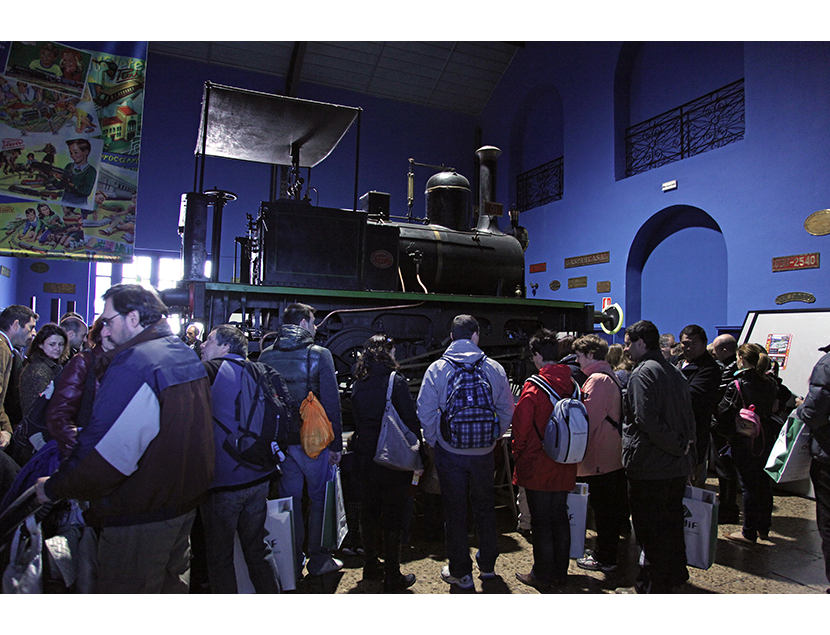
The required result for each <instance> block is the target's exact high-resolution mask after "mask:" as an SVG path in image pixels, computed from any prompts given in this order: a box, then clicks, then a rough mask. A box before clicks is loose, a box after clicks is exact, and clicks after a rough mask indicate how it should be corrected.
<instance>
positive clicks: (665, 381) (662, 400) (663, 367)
mask: <svg viewBox="0 0 830 635" xmlns="http://www.w3.org/2000/svg"><path fill="white" fill-rule="evenodd" d="M625 350H626V351H627V352H628V354H629V356H630V357H631V359H632V360H633V361H634V363H635V364H637V365H636V366H635V367H634V370H633V371H632V372H631V378H630V379H629V382H628V392H627V394H626V400H625V402H626V403H625V409H626V420H625V424H624V426H623V442H622V447H623V465H624V466H625V472H626V476H627V477H628V494H629V503H630V506H631V520H632V522H633V525H634V532H635V534H636V535H637V542H638V543H639V544H640V547H641V548H642V550H643V553H644V555H645V560H646V564H644V565H643V566H642V568H641V570H640V574H639V576H638V577H637V580H636V582H635V589H636V590H637V591H638V592H640V593H669V592H671V591H672V590H674V589H675V588H676V587H678V586H680V585H681V584H683V583H684V582H685V581H686V580H688V579H689V572H688V571H687V570H686V543H685V540H684V536H683V495H684V493H685V489H686V480H687V478H688V477H689V475H690V474H691V473H692V470H693V469H694V464H695V456H694V447H693V446H694V439H695V421H694V415H693V414H692V400H691V396H690V394H689V386H688V384H687V382H686V379H685V378H684V377H683V375H682V373H680V371H679V370H677V369H676V368H675V367H674V366H672V365H671V364H670V363H669V362H668V360H666V358H665V357H663V355H662V353H661V352H660V333H659V331H658V330H657V327H656V326H654V324H652V323H651V322H649V321H647V320H641V321H639V322H635V323H634V324H632V325H631V326H629V327H628V328H627V329H626V331H625Z"/></svg>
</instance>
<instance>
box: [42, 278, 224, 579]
mask: <svg viewBox="0 0 830 635" xmlns="http://www.w3.org/2000/svg"><path fill="white" fill-rule="evenodd" d="M103 298H104V311H103V313H102V314H101V316H100V318H99V319H100V320H101V324H102V325H103V328H102V329H101V336H102V338H103V339H104V340H105V341H106V342H108V343H110V344H112V345H113V349H112V350H110V351H108V352H106V353H105V356H106V358H107V360H108V361H109V364H108V365H107V367H106V371H105V372H104V374H103V377H102V378H101V384H100V387H99V388H98V390H97V391H96V393H95V400H94V402H93V407H92V417H91V419H90V421H89V423H88V424H87V425H85V426H84V427H83V429H82V430H81V432H80V433H79V434H78V443H77V445H76V446H75V447H74V449H73V450H72V453H71V454H70V455H69V457H68V458H67V459H65V460H64V461H63V462H62V463H61V465H60V467H59V468H58V470H57V471H56V472H55V473H54V474H52V476H51V477H45V478H42V479H39V480H38V482H37V485H36V491H37V495H38V500H39V501H40V502H41V503H46V502H48V501H55V500H59V499H61V498H65V499H72V498H74V499H80V500H85V501H89V509H88V511H87V512H86V515H87V520H88V522H89V524H90V525H92V526H93V527H96V528H98V529H99V534H98V535H99V541H98V553H97V559H98V579H97V581H96V590H97V591H98V592H101V593H187V592H188V590H189V583H190V530H191V527H192V525H193V520H194V518H195V516H196V507H197V506H198V505H199V503H200V502H201V501H202V499H203V497H204V495H205V493H206V492H207V490H208V487H209V486H210V483H211V479H212V478H213V464H214V448H213V421H212V415H211V399H210V382H209V381H208V377H207V373H206V372H205V368H204V366H202V363H201V362H200V361H199V360H198V359H197V358H196V356H195V355H193V353H192V352H191V351H190V350H189V349H188V348H187V346H186V345H185V344H184V343H183V342H182V341H181V340H179V338H178V337H176V336H175V335H173V333H172V331H171V330H170V326H169V325H168V323H167V320H166V319H165V316H166V314H167V307H166V306H165V305H164V303H163V302H162V301H161V299H160V298H159V296H158V294H157V293H156V292H155V291H153V290H152V289H145V288H144V287H142V286H141V285H137V284H119V285H115V286H114V287H111V288H110V289H109V290H108V291H107V292H106V293H105V294H104V296H103Z"/></svg>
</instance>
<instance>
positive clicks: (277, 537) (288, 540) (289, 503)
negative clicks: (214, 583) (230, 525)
mask: <svg viewBox="0 0 830 635" xmlns="http://www.w3.org/2000/svg"><path fill="white" fill-rule="evenodd" d="M293 507H294V506H293V499H292V498H291V497H290V496H289V497H288V498H278V499H275V500H269V501H268V516H267V517H266V518H265V529H266V530H267V531H268V533H267V535H266V536H265V540H266V542H267V543H268V546H269V547H271V557H272V558H274V561H275V562H276V564H277V572H278V573H279V576H280V587H281V588H282V590H283V591H293V590H294V589H296V588H297V581H296V575H295V573H294V563H295V562H296V560H295V558H294V518H293V516H294V509H293ZM233 566H234V569H236V587H237V590H238V592H239V593H255V591H254V585H253V584H252V583H251V578H250V576H249V575H248V565H246V564H245V556H244V555H243V553H242V546H241V545H240V543H239V536H238V535H237V534H234V536H233Z"/></svg>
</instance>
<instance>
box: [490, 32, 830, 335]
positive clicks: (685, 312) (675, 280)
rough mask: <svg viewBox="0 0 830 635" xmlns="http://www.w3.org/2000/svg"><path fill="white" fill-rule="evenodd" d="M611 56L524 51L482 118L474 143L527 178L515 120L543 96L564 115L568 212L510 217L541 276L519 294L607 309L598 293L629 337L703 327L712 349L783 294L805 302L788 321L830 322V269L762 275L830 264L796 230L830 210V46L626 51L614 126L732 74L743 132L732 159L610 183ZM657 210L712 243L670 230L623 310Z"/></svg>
mask: <svg viewBox="0 0 830 635" xmlns="http://www.w3.org/2000/svg"><path fill="white" fill-rule="evenodd" d="M737 47H739V48H737ZM740 49H742V50H740ZM621 51H626V48H625V46H624V45H623V44H622V43H611V42H603V43H587V42H579V43H533V44H528V45H527V47H526V48H525V49H524V50H523V51H520V52H519V54H518V55H517V56H516V58H515V59H514V62H513V63H512V64H511V67H510V68H509V70H508V72H507V74H506V75H505V77H504V78H503V79H502V82H501V83H500V84H499V86H498V89H497V91H496V93H495V94H494V96H493V97H492V99H491V100H490V103H489V104H488V106H487V108H486V110H485V112H484V114H483V117H482V130H483V134H482V138H483V139H485V140H486V142H487V143H490V144H493V145H497V146H499V147H501V148H502V150H504V154H503V156H502V159H501V160H502V162H503V163H506V164H508V165H509V166H513V165H514V164H520V165H523V169H529V168H530V167H533V166H526V165H524V159H523V157H521V156H515V155H514V154H513V149H514V147H515V146H517V144H516V143H515V142H514V140H515V139H517V138H521V137H522V136H523V134H524V132H523V131H521V130H517V128H520V127H521V126H522V125H523V122H524V114H523V112H522V111H521V108H520V106H521V104H522V103H523V100H524V99H525V98H526V97H527V96H528V95H532V94H533V93H534V91H536V90H537V89H538V87H539V86H550V85H552V86H554V87H555V88H556V91H557V93H558V95H560V96H561V99H562V104H563V107H564V157H565V184H564V196H563V198H562V200H559V201H555V202H553V203H549V204H548V205H545V206H543V207H540V208H537V209H534V210H531V211H529V212H527V213H525V214H522V217H521V224H522V225H524V226H525V227H527V229H528V230H529V233H530V246H529V248H528V251H527V254H526V256H527V258H526V264H527V265H529V264H532V263H541V262H545V263H547V271H546V272H544V273H535V274H528V275H527V283H528V285H529V284H530V283H531V282H537V283H539V293H538V297H543V298H551V299H561V300H578V301H584V302H593V303H595V304H597V305H599V303H600V301H601V298H602V297H603V296H605V295H606V294H600V293H597V291H596V283H597V282H598V281H606V280H610V282H611V293H610V294H609V295H610V296H611V297H612V298H613V300H614V301H615V302H619V303H620V304H621V305H622V307H623V309H624V311H625V313H626V316H627V319H626V322H627V323H631V321H632V320H629V319H628V317H629V316H632V317H638V316H639V317H642V318H644V319H650V320H652V321H653V322H655V324H657V326H658V328H659V329H660V330H661V332H666V331H672V332H674V333H675V334H676V333H677V332H678V331H679V330H680V329H681V328H682V327H683V326H685V325H686V324H689V323H699V324H700V325H701V326H703V327H704V328H705V329H706V331H707V333H708V334H709V337H710V340H711V339H713V337H714V336H715V335H716V334H717V331H716V330H715V326H721V325H740V324H741V323H742V322H743V319H744V317H745V315H746V312H747V311H749V310H755V309H772V308H779V307H778V305H776V304H775V298H776V297H777V296H778V295H779V294H782V293H785V292H789V291H807V292H810V293H812V294H814V295H815V297H816V303H815V304H813V305H805V304H796V305H792V304H790V305H788V308H795V307H806V306H811V307H826V306H830V285H828V275H827V267H828V266H830V265H827V264H825V265H824V267H823V268H820V269H811V270H802V271H794V272H784V273H772V264H771V263H772V258H773V257H775V256H784V255H793V254H802V253H809V252H825V253H824V255H825V261H826V258H827V255H826V251H827V245H828V241H829V240H830V238H828V237H827V236H822V237H816V236H811V235H810V234H808V233H807V232H806V231H805V229H804V220H805V219H806V217H807V216H809V215H810V214H811V213H813V212H815V211H817V210H820V209H824V208H828V207H830V193H828V186H827V177H826V175H827V173H828V169H829V168H830V152H828V150H827V148H828V147H830V145H829V144H828V142H830V127H828V126H827V125H826V121H827V114H828V113H827V111H828V106H827V104H828V103H830V101H828V99H829V98H830V74H829V73H828V70H830V45H828V44H827V43H787V42H775V43H760V42H759V43H746V44H743V45H727V44H722V43H717V44H713V45H711V47H707V45H705V44H701V43H695V44H689V45H685V46H684V45H683V43H672V44H670V45H657V44H653V45H645V47H641V48H640V49H639V50H636V54H635V55H633V60H634V61H633V68H631V69H630V72H629V76H630V80H629V81H630V82H631V83H630V85H629V86H628V89H629V90H630V100H631V101H630V102H629V103H628V104H627V106H628V107H629V108H630V112H627V113H622V114H623V116H624V118H627V119H629V121H628V123H629V124H633V123H637V122H638V121H636V120H635V119H636V118H641V117H643V116H645V117H650V116H653V115H656V114H659V113H661V112H664V111H665V110H667V109H668V108H671V107H673V106H679V105H680V104H681V103H683V102H685V101H688V100H689V99H693V98H695V97H697V96H701V95H703V94H705V93H707V92H709V91H711V90H713V89H715V88H718V87H719V86H720V85H723V84H719V83H718V82H723V83H728V82H731V81H733V80H734V79H737V78H738V77H735V76H734V75H735V72H736V68H737V69H738V71H742V72H741V73H740V74H741V75H742V76H743V77H744V78H745V98H746V106H745V107H746V132H745V138H744V139H743V140H742V141H739V142H737V143H734V144H731V145H728V146H725V147H723V148H719V149H716V150H712V151H709V152H706V153H704V154H700V155H697V156H694V157H691V158H688V159H685V160H683V161H679V162H676V163H672V164H669V165H666V166H663V167H660V168H657V169H654V170H650V171H648V172H645V173H642V174H639V175H636V176H633V177H630V178H622V179H618V178H617V170H616V159H617V157H618V155H617V139H616V137H615V121H617V120H618V118H619V116H620V113H618V112H616V111H615V93H614V91H615V83H614V80H615V77H617V76H618V69H617V66H618V63H619V61H620V53H621ZM657 60H660V63H659V65H658V64H657ZM674 60H677V64H673V63H672V61H674ZM719 60H720V63H719ZM738 64H740V65H741V67H742V68H738V66H737V65H738ZM617 101H618V100H617ZM675 101H676V102H677V103H672V102H675ZM511 171H512V170H509V169H506V170H502V171H501V172H500V174H499V178H500V179H504V182H503V183H501V184H500V186H499V187H500V191H502V192H507V191H508V190H509V191H510V197H511V199H510V201H505V202H507V203H509V202H512V201H514V200H515V184H513V183H509V182H507V179H508V178H509V177H508V173H509V172H511ZM670 180H677V182H678V189H677V190H675V191H671V192H666V193H663V192H662V190H661V184H662V183H664V182H666V181H670ZM667 209H672V210H688V209H695V210H699V212H700V213H699V214H698V215H697V219H698V220H699V219H700V218H706V217H708V218H710V219H711V222H709V223H708V224H709V225H711V226H712V227H715V228H716V229H712V228H707V229H701V228H699V227H698V226H697V225H694V224H693V225H692V226H691V227H694V229H692V228H689V229H684V228H683V227H682V226H680V227H677V228H675V229H676V230H677V231H678V233H674V234H670V235H669V236H665V237H664V238H665V242H664V243H663V244H658V245H656V246H653V249H652V250H651V251H650V256H649V258H648V259H647V260H646V261H645V263H644V264H643V266H642V275H641V276H639V278H637V282H638V283H639V284H641V285H642V288H641V289H640V294H639V295H640V302H639V305H640V306H626V302H627V300H628V299H629V295H631V291H632V283H631V281H630V280H627V270H628V268H629V263H630V262H636V260H637V258H636V254H634V253H632V247H636V245H637V243H636V241H635V239H636V238H637V236H638V233H639V232H640V231H641V229H642V228H643V227H644V226H645V225H646V224H647V222H648V221H649V219H651V218H653V217H655V216H656V215H658V214H659V213H660V212H661V211H663V210H667ZM681 217H682V218H686V219H687V220H688V219H693V218H695V217H694V215H691V214H690V215H686V216H683V215H681ZM695 222H696V221H695ZM635 250H636V249H635ZM602 251H609V252H610V263H608V264H600V265H592V266H587V267H578V268H571V269H565V268H564V259H565V258H567V257H572V256H579V255H584V254H591V253H596V252H602ZM826 262H827V261H826ZM635 273H636V272H635ZM577 276H587V277H588V287H587V288H582V289H571V290H569V289H568V284H567V281H568V278H571V277H577ZM629 277H630V276H629ZM635 277H637V276H635ZM551 280H559V281H560V283H561V288H560V289H559V290H558V291H551V290H550V288H549V283H550V281H551ZM690 300H691V301H690ZM828 334H829V335H830V325H828ZM621 335H622V334H620V335H619V336H618V337H617V340H621Z"/></svg>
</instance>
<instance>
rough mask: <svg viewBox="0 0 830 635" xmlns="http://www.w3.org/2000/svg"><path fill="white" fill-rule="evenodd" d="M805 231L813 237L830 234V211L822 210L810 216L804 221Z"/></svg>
mask: <svg viewBox="0 0 830 635" xmlns="http://www.w3.org/2000/svg"><path fill="white" fill-rule="evenodd" d="M804 229H806V230H807V233H808V234H812V235H813V236H826V235H827V234H830V209H820V210H819V211H817V212H813V213H812V214H810V215H809V216H808V217H807V220H805V221H804Z"/></svg>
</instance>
